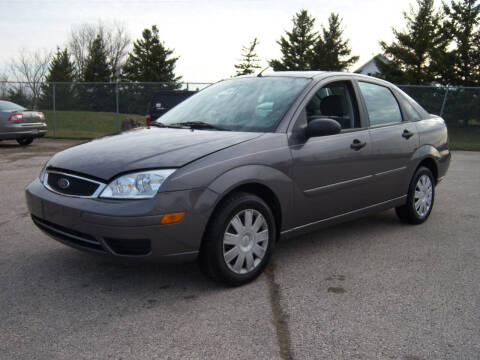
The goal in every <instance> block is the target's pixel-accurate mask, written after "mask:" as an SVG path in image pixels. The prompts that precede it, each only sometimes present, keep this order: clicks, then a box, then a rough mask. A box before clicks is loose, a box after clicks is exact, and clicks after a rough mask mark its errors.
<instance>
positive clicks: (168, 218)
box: [160, 212, 185, 225]
mask: <svg viewBox="0 0 480 360" xmlns="http://www.w3.org/2000/svg"><path fill="white" fill-rule="evenodd" d="M184 216H185V213H184V212H178V213H170V214H165V215H163V216H162V220H160V224H162V225H166V224H175V223H178V222H180V221H181V220H182V219H183V217H184Z"/></svg>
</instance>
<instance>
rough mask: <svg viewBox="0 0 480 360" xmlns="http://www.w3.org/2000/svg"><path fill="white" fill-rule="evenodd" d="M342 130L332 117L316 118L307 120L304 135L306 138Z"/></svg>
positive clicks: (332, 133)
mask: <svg viewBox="0 0 480 360" xmlns="http://www.w3.org/2000/svg"><path fill="white" fill-rule="evenodd" d="M341 130H342V127H341V126H340V124H339V123H338V121H335V120H333V119H328V118H317V119H312V120H310V121H309V123H308V125H307V127H306V128H305V136H306V137H307V138H311V137H316V136H325V135H334V134H338V133H339V132H340V131H341Z"/></svg>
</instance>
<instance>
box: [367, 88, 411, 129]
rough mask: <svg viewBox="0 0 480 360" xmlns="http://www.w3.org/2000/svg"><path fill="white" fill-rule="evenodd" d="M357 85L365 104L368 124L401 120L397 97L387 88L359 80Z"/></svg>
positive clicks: (373, 124) (383, 123)
mask: <svg viewBox="0 0 480 360" xmlns="http://www.w3.org/2000/svg"><path fill="white" fill-rule="evenodd" d="M358 86H359V87H360V91H361V92H362V95H363V98H364V99H365V103H366V105H367V111H368V117H369V119H370V126H378V125H385V124H391V123H397V122H401V121H402V113H401V112H400V107H399V106H398V102H397V99H395V96H393V94H392V92H391V91H390V89H389V88H387V87H385V86H381V85H375V84H371V83H366V82H359V83H358Z"/></svg>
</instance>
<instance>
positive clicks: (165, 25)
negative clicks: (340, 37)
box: [0, 0, 413, 82]
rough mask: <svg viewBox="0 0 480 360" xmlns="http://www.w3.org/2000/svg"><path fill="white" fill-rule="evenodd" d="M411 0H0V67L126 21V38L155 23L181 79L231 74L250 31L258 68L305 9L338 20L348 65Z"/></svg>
mask: <svg viewBox="0 0 480 360" xmlns="http://www.w3.org/2000/svg"><path fill="white" fill-rule="evenodd" d="M412 2H413V0H288V1H285V0H277V1H274V0H223V1H222V0H209V1H207V0H142V1H139V0H82V1H80V0H0V73H1V72H5V69H7V68H8V64H10V63H11V62H12V59H14V58H15V56H16V54H18V53H19V52H20V51H22V50H23V49H26V50H28V51H35V50H43V51H53V50H55V49H56V47H57V46H60V47H64V46H65V45H66V43H67V41H68V37H69V33H70V31H71V29H72V27H74V26H78V25H80V24H82V23H97V22H98V21H102V22H103V23H105V24H107V25H108V24H113V23H115V22H116V23H120V24H124V25H125V27H126V28H127V30H128V33H129V34H130V36H131V38H132V40H135V39H137V38H140V37H141V33H142V30H143V29H145V28H147V27H148V28H150V27H151V26H152V25H154V24H155V25H157V27H158V29H159V35H160V38H161V40H162V41H164V43H165V45H166V46H167V47H168V48H171V49H174V50H175V52H174V55H175V56H180V59H179V60H178V62H177V67H176V73H177V75H181V76H183V80H184V81H187V82H214V81H218V80H220V79H223V78H228V77H230V76H232V75H234V74H235V68H234V64H235V63H238V60H239V58H240V54H241V48H242V46H244V45H248V44H249V43H250V42H251V41H252V40H253V38H254V37H258V39H259V41H260V44H259V46H258V48H257V54H258V55H259V57H260V58H261V59H262V61H261V66H262V67H266V66H268V64H267V60H269V59H273V58H278V57H280V55H281V53H280V46H279V45H278V44H277V43H276V41H277V40H279V39H280V37H281V36H282V35H284V33H285V30H291V28H292V21H291V20H292V17H293V16H294V14H295V13H296V12H298V11H299V10H300V9H307V10H308V11H309V12H310V14H311V15H313V16H314V17H315V18H316V29H317V30H320V29H321V25H322V24H324V25H327V19H328V16H329V14H330V13H331V12H336V13H339V14H340V16H341V17H342V18H343V26H344V28H345V32H344V36H345V38H348V39H350V46H351V48H352V50H353V52H352V54H353V55H359V56H360V60H359V61H358V62H357V63H356V64H355V65H354V66H353V67H352V68H351V69H350V70H352V71H354V70H355V69H357V68H358V67H360V66H361V65H362V64H363V63H365V62H367V61H368V60H370V59H371V58H372V57H373V56H374V55H375V54H377V53H379V52H380V46H379V44H378V43H379V41H380V40H386V41H391V40H392V38H393V35H392V27H395V28H400V29H402V28H404V26H405V20H404V18H403V14H402V11H404V10H408V9H409V6H410V4H411V3H412Z"/></svg>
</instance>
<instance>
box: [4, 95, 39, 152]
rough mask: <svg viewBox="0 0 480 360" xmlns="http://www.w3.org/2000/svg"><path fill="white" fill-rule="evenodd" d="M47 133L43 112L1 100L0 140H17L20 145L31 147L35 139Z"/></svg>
mask: <svg viewBox="0 0 480 360" xmlns="http://www.w3.org/2000/svg"><path fill="white" fill-rule="evenodd" d="M46 133H47V125H46V124H45V115H44V114H43V113H42V112H39V111H35V110H28V109H26V108H24V107H22V106H20V105H17V104H15V103H12V102H10V101H4V100H0V140H17V142H18V143H19V144H20V145H29V144H31V143H32V141H33V139H34V138H36V137H42V136H44V135H45V134H46Z"/></svg>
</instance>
